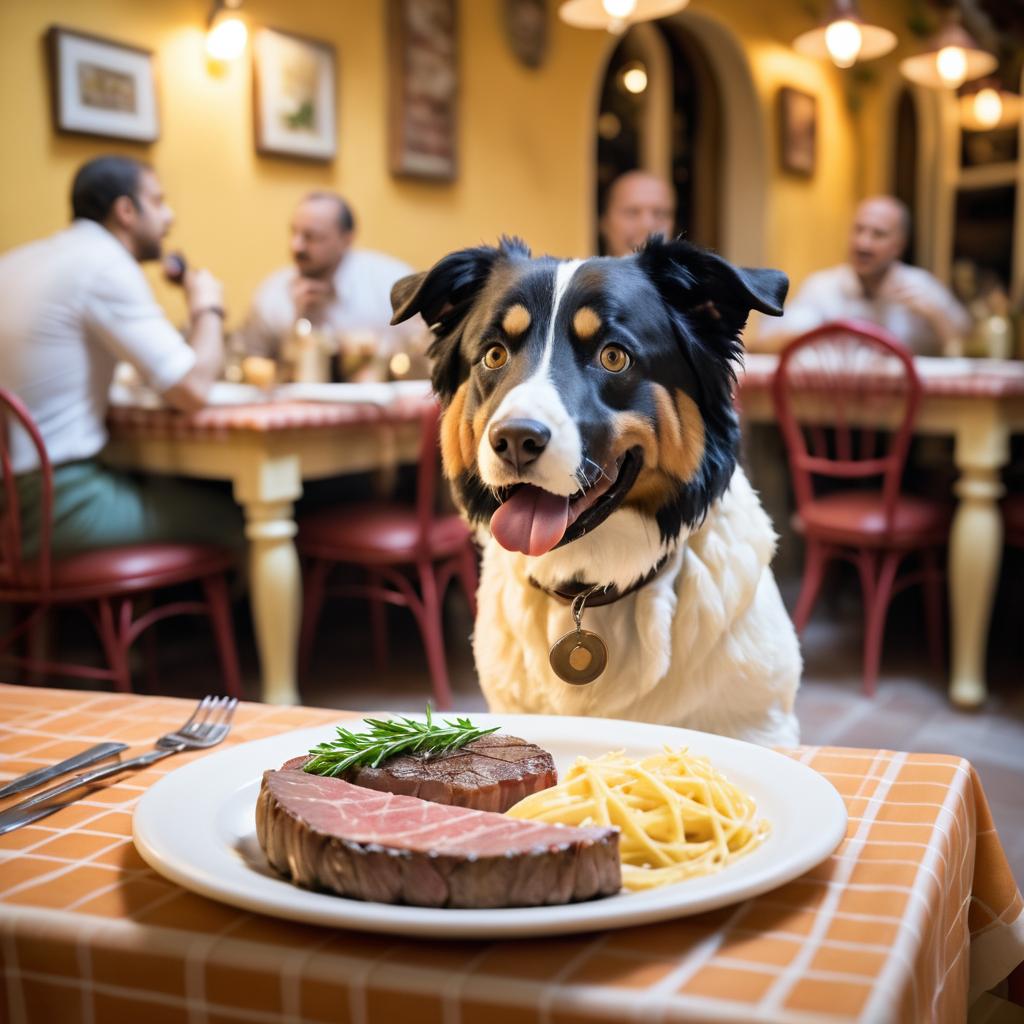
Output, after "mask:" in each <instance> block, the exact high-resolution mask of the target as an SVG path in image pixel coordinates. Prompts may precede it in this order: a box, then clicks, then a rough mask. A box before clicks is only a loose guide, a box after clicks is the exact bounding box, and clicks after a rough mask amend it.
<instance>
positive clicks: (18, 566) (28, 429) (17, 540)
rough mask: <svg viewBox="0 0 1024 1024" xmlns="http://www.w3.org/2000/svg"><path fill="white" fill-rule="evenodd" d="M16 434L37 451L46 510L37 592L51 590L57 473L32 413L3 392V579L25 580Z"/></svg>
mask: <svg viewBox="0 0 1024 1024" xmlns="http://www.w3.org/2000/svg"><path fill="white" fill-rule="evenodd" d="M13 430H21V431H22V432H23V433H24V434H25V436H26V437H27V438H28V441H29V443H30V444H31V445H32V447H34V448H35V450H36V455H37V457H38V459H39V474H40V480H41V491H42V506H41V509H40V523H39V551H38V554H37V555H36V557H35V559H33V562H32V565H33V570H34V571H33V573H32V575H33V583H34V586H33V589H39V588H40V587H42V589H44V590H48V589H49V587H50V530H51V519H52V515H53V469H52V467H51V466H50V459H49V456H48V455H47V454H46V445H45V444H43V438H42V435H41V434H40V433H39V429H38V428H37V427H36V425H35V422H34V421H33V419H32V416H31V414H30V413H29V411H28V409H26V408H25V405H24V403H23V402H22V401H21V399H20V398H18V396H17V395H16V394H14V392H12V391H8V390H7V389H6V388H0V477H2V478H0V483H2V485H3V490H2V491H0V495H2V497H3V500H2V502H0V577H2V578H3V579H4V580H5V581H7V582H9V583H10V584H13V585H14V586H18V585H20V584H27V581H26V580H25V579H24V575H25V572H24V569H25V558H24V555H23V543H22V540H23V538H22V524H21V509H20V507H19V501H18V488H17V480H16V477H15V475H14V466H13V463H12V456H11V437H12V431H13Z"/></svg>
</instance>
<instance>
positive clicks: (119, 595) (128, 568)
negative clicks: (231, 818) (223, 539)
mask: <svg viewBox="0 0 1024 1024" xmlns="http://www.w3.org/2000/svg"><path fill="white" fill-rule="evenodd" d="M12 427H14V428H18V429H21V430H22V431H23V432H24V433H25V435H26V436H27V437H28V439H29V441H30V442H31V444H32V445H33V447H34V448H35V450H36V453H37V455H38V458H39V467H40V473H41V475H42V515H41V524H40V537H39V551H38V554H37V555H36V556H35V557H34V558H31V559H26V558H25V557H23V545H22V530H21V514H20V509H19V503H18V492H17V488H16V480H15V475H14V471H13V467H12V463H11V454H10V444H9V438H10V429H11V428H12ZM0 482H2V484H3V491H2V495H0V497H2V499H3V500H2V502H0V604H11V605H14V606H15V607H16V608H20V609H25V610H27V614H26V615H25V616H24V617H23V618H22V620H21V621H20V622H18V623H16V625H15V626H14V628H13V629H12V630H11V631H10V632H9V633H8V634H7V635H6V636H4V637H0V655H2V656H3V657H4V658H5V659H8V660H11V661H13V662H14V663H15V664H17V665H19V666H20V667H21V668H24V669H27V670H29V671H31V672H35V673H47V674H61V675H69V676H76V677H79V678H84V679H102V680H111V681H113V683H114V686H115V687H116V688H117V689H118V690H130V689H131V673H130V671H129V667H128V651H129V649H130V648H131V646H132V644H133V643H134V642H135V641H136V639H138V637H139V635H140V634H141V633H142V632H144V631H145V630H146V629H148V628H149V627H150V626H152V625H153V624H154V623H155V622H158V621H159V620H160V619H166V618H168V617H170V616H172V615H184V614H204V615H208V616H209V617H210V622H211V625H212V626H213V633H214V638H215V640H216V643H217V653H218V655H219V656H220V663H221V671H222V672H223V675H224V685H225V688H226V690H227V692H228V693H230V694H233V695H234V696H236V697H241V696H242V685H241V679H240V676H239V671H238V657H237V653H236V651H235V642H234V636H233V630H232V625H231V612H230V605H229V602H228V590H227V584H226V580H225V572H226V571H227V570H228V569H230V568H231V564H232V559H231V554H230V552H228V551H227V550H225V549H223V548H220V547H215V546H213V545H208V544H174V543H153V544H132V545H125V546H123V547H109V548H99V549H97V550H95V551H86V552H82V553H81V554H74V555H66V556H62V557H59V558H55V557H53V554H52V552H51V547H50V537H51V533H52V515H53V468H52V466H51V465H50V460H49V457H48V455H47V453H46V447H45V445H44V443H43V439H42V436H41V435H40V433H39V430H38V429H37V428H36V425H35V423H34V422H33V420H32V417H31V415H30V414H29V412H28V410H27V409H26V408H25V406H24V405H23V404H22V402H21V400H20V399H19V398H18V397H17V396H16V395H14V394H12V393H11V392H10V391H6V390H4V389H2V388H0ZM193 580H195V581H198V582H199V583H200V584H201V585H202V587H203V591H204V596H205V600H204V601H176V602H174V603H172V604H166V605H161V606H158V607H155V608H152V609H151V610H149V611H147V612H145V613H144V614H143V615H141V616H140V617H139V618H138V619H134V620H133V601H134V600H135V599H137V598H139V597H142V596H144V595H148V594H150V593H151V592H152V591H154V590H158V589H160V588H163V587H169V586H174V585H177V584H179V583H187V582H191V581H193ZM61 605H82V606H83V607H84V608H85V610H86V611H87V613H88V614H89V615H90V617H91V618H92V621H93V624H94V625H95V627H96V630H97V632H98V633H99V637H100V641H101V643H102V645H103V652H104V655H105V657H106V661H107V665H108V666H109V667H107V668H96V667H94V666H89V665H75V664H67V663H58V662H51V661H48V660H45V659H42V658H36V657H32V656H30V655H29V654H23V655H16V654H14V653H8V649H9V648H11V647H12V646H13V645H14V643H15V642H16V641H17V640H19V639H20V638H22V637H27V636H28V635H29V634H30V631H31V630H32V628H33V627H34V626H35V624H36V623H37V622H39V621H40V620H41V619H42V617H43V616H44V615H45V614H46V612H47V611H48V610H49V609H50V608H53V607H55V606H61Z"/></svg>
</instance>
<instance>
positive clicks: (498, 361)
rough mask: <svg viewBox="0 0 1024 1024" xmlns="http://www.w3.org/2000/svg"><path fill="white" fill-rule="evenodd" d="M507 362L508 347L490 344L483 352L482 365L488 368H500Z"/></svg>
mask: <svg viewBox="0 0 1024 1024" xmlns="http://www.w3.org/2000/svg"><path fill="white" fill-rule="evenodd" d="M507 362H508V349H507V348H505V346H504V345H492V346H491V347H490V348H489V349H488V350H487V351H486V352H485V353H484V366H486V367H487V369H488V370H497V369H500V368H501V367H502V366H504V365H505V364H506V363H507Z"/></svg>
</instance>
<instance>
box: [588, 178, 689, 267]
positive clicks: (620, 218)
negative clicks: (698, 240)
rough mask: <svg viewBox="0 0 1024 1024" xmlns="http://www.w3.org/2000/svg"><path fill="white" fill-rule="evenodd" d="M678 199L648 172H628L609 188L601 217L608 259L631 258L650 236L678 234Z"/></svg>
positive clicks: (666, 184)
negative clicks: (609, 257) (635, 250)
mask: <svg viewBox="0 0 1024 1024" xmlns="http://www.w3.org/2000/svg"><path fill="white" fill-rule="evenodd" d="M675 223H676V197H675V193H674V192H673V191H672V186H671V185H669V183H668V182H667V181H664V180H663V179H662V178H659V177H658V176H657V175H654V174H650V173H648V172H647V171H627V172H626V173H625V174H620V175H619V176H618V177H617V178H616V179H615V180H614V181H613V182H612V183H611V185H609V187H608V194H607V195H606V196H605V204H604V213H602V215H601V221H600V225H599V227H600V230H601V239H602V241H603V242H604V254H605V255H606V256H628V255H629V254H630V253H631V252H633V250H634V249H636V248H637V247H638V246H640V245H642V244H643V243H644V241H646V239H647V236H648V235H664V236H665V237H666V238H671V237H672V236H673V235H674V234H675Z"/></svg>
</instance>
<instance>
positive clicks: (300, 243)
mask: <svg viewBox="0 0 1024 1024" xmlns="http://www.w3.org/2000/svg"><path fill="white" fill-rule="evenodd" d="M355 230H356V225H355V217H354V216H353V213H352V210H351V208H350V207H349V205H348V203H346V202H345V200H344V199H342V197H341V196H339V195H337V194H335V193H333V192H311V193H310V194H309V195H307V196H306V197H305V198H303V199H302V201H301V202H300V203H299V205H298V206H297V207H296V209H295V213H294V215H293V216H292V223H291V238H290V248H291V255H292V259H293V261H294V266H291V267H284V268H282V269H281V270H278V271H276V272H275V273H273V274H271V275H270V277H268V278H267V279H266V280H265V281H264V282H263V284H262V285H260V287H259V289H258V290H257V291H256V294H255V295H254V297H253V302H252V307H251V309H250V312H249V316H248V318H247V320H246V323H245V326H244V327H243V329H242V336H243V339H244V346H245V350H246V352H247V353H248V354H250V355H259V356H267V357H270V358H274V359H279V360H283V361H285V362H286V363H289V364H291V368H292V370H293V372H294V371H298V373H297V375H298V376H300V377H301V378H304V379H309V377H310V376H311V375H312V376H317V377H319V378H320V379H324V380H326V379H329V377H328V373H329V358H328V357H329V356H330V355H331V354H333V353H334V352H337V353H338V355H339V365H340V368H341V376H342V377H343V378H344V379H360V380H366V379H374V378H377V379H383V378H384V377H385V376H386V372H387V365H388V360H389V359H390V358H391V357H392V356H393V355H394V354H395V353H396V352H400V351H406V352H409V351H413V352H416V351H418V349H419V348H421V347H422V344H423V342H424V340H425V338H424V335H425V328H424V325H423V322H422V320H420V319H419V318H418V317H417V318H416V319H415V320H414V321H409V322H407V323H406V324H402V325H399V326H397V327H392V326H391V325H390V323H391V315H392V310H391V286H392V285H393V284H394V283H395V282H396V281H397V280H398V279H399V278H402V277H405V276H406V275H408V274H411V273H412V272H413V271H412V267H410V266H408V264H406V263H403V262H402V261H401V260H397V259H394V258H393V257H391V256H387V255H385V254H384V253H380V252H372V251H370V250H367V249H354V248H353V247H352V242H353V239H354V237H355ZM314 345H317V346H319V349H320V352H319V358H318V357H317V355H316V353H308V356H309V358H308V360H307V361H306V362H305V364H304V366H303V365H300V364H301V361H302V358H303V352H302V351H301V350H302V349H303V348H309V347H312V346H314Z"/></svg>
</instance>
